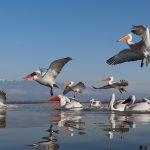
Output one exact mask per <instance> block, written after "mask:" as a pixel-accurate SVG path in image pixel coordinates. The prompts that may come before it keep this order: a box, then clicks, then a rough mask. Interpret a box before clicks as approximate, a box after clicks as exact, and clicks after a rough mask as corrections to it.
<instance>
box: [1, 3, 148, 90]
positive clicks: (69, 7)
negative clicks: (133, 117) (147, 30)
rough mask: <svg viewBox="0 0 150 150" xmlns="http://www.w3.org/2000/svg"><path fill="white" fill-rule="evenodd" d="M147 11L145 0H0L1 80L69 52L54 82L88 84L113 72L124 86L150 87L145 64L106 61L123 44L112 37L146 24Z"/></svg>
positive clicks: (122, 46)
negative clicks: (142, 65)
mask: <svg viewBox="0 0 150 150" xmlns="http://www.w3.org/2000/svg"><path fill="white" fill-rule="evenodd" d="M149 14H150V1H148V0H143V1H136V0H132V1H131V0H126V1H119V0H114V1H110V0H44V1H42V0H13V1H12V0H5V1H0V51H1V57H0V69H1V71H0V78H5V79H8V80H20V79H21V78H22V77H23V76H24V75H26V74H28V73H30V72H32V71H34V70H36V69H37V68H38V67H39V66H40V67H48V66H49V63H50V62H52V61H53V60H55V59H59V58H63V57H67V56H70V57H72V58H73V60H72V61H71V62H69V63H68V64H67V65H66V66H65V67H64V69H63V70H62V72H61V74H60V76H59V77H58V79H57V81H61V82H66V81H68V80H73V81H80V80H81V81H84V82H85V83H86V84H87V85H88V86H91V85H100V84H102V83H101V82H100V80H101V79H103V78H104V77H106V76H108V75H113V76H114V78H115V79H116V81H118V80H120V79H126V80H128V81H129V83H130V87H129V89H133V88H135V89H138V90H139V91H140V90H143V91H149V89H150V86H149V84H150V81H149V75H150V66H149V67H147V68H146V67H143V68H140V67H139V66H140V62H131V63H124V64H120V65H117V66H109V65H107V64H106V60H107V59H108V58H109V57H111V56H112V55H114V54H116V53H117V52H119V51H120V50H122V49H123V48H125V47H127V45H126V43H117V42H116V40H117V39H119V38H120V37H122V36H123V35H125V34H127V33H129V32H130V30H131V27H132V25H137V24H145V25H148V26H149V27H150V15H149ZM134 40H135V41H136V40H138V39H137V38H134ZM141 86H142V87H141Z"/></svg>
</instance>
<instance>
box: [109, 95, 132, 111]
mask: <svg viewBox="0 0 150 150" xmlns="http://www.w3.org/2000/svg"><path fill="white" fill-rule="evenodd" d="M134 101H135V96H134V95H131V96H129V98H128V99H126V100H119V101H117V102H116V103H115V93H113V94H112V96H111V99H110V103H109V105H108V109H109V110H114V111H124V110H125V109H126V107H127V106H130V105H132V104H133V103H134Z"/></svg>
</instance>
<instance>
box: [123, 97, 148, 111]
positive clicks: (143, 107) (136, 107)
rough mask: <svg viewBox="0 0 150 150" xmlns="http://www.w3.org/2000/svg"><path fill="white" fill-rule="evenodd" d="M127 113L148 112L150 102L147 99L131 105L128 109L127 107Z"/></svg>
mask: <svg viewBox="0 0 150 150" xmlns="http://www.w3.org/2000/svg"><path fill="white" fill-rule="evenodd" d="M126 110H128V111H142V112H145V111H150V100H148V99H147V98H143V100H142V101H141V102H137V103H133V104H132V105H130V106H129V107H127V109H126Z"/></svg>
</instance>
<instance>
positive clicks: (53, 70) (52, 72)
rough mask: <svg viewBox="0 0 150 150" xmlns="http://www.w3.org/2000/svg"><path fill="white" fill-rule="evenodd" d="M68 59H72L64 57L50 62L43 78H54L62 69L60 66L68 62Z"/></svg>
mask: <svg viewBox="0 0 150 150" xmlns="http://www.w3.org/2000/svg"><path fill="white" fill-rule="evenodd" d="M70 60H72V58H70V57H66V58H62V59H58V60H55V61H53V62H52V63H51V64H50V66H49V68H48V70H47V72H46V73H45V75H44V76H43V78H44V79H46V80H55V79H56V77H57V76H58V74H59V73H60V71H61V70H62V68H63V67H64V65H65V64H66V63H68V62H69V61H70Z"/></svg>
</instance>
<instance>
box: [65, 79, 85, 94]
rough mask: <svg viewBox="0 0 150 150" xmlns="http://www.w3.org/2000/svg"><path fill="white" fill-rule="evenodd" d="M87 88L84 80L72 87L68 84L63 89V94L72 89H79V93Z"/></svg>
mask: <svg viewBox="0 0 150 150" xmlns="http://www.w3.org/2000/svg"><path fill="white" fill-rule="evenodd" d="M85 88H86V86H85V84H84V83H83V82H78V83H77V84H76V85H74V86H72V87H69V86H67V87H66V88H65V89H64V91H63V94H64V95H65V94H67V93H69V92H70V91H74V92H76V91H79V93H81V92H82V90H84V89H85Z"/></svg>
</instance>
